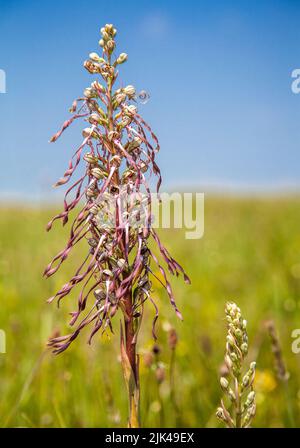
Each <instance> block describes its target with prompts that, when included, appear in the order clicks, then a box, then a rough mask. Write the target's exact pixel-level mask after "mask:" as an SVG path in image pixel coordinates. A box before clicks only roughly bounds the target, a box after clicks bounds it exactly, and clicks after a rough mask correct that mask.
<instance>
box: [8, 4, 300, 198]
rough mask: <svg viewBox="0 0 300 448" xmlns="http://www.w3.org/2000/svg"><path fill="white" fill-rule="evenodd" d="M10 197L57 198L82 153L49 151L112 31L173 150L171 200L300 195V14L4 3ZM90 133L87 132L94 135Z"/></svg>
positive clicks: (70, 140)
mask: <svg viewBox="0 0 300 448" xmlns="http://www.w3.org/2000/svg"><path fill="white" fill-rule="evenodd" d="M0 11H1V15H0V41H1V45H0V68H1V69H4V70H5V71H6V76H7V93H6V94H0V115H1V120H0V123H1V124H0V131H1V132H0V150H1V160H2V167H1V178H0V192H1V194H2V196H3V195H11V194H13V195H15V196H28V197H38V196H42V195H48V194H49V193H50V192H51V185H52V184H53V183H54V181H55V180H56V179H57V178H58V177H60V176H61V174H62V173H63V171H64V169H65V167H66V164H67V162H68V159H69V156H70V154H71V153H72V151H73V150H74V149H75V148H76V145H78V144H79V143H80V141H81V135H80V127H77V126H75V127H74V128H73V129H72V128H71V129H70V130H68V131H67V132H66V133H65V134H64V136H63V138H62V139H60V140H59V141H58V142H57V143H56V144H52V145H50V144H49V143H48V140H49V137H50V136H51V135H52V134H53V133H54V132H56V131H57V130H58V128H59V126H60V124H61V123H62V122H63V121H64V120H65V119H66V117H68V116H69V113H68V108H69V106H70V105H71V103H72V100H73V99H74V98H75V97H77V96H78V95H80V94H81V93H82V91H83V89H84V87H86V86H88V85H89V84H90V82H91V81H92V77H91V76H90V75H89V74H88V73H87V72H86V71H85V70H84V69H83V67H82V62H83V61H84V59H85V58H86V57H87V56H88V54H89V52H91V51H97V50H98V40H99V37H100V36H99V30H100V27H101V26H102V25H103V24H105V23H114V25H115V26H116V27H117V29H118V40H117V43H118V47H117V50H118V51H119V52H122V51H126V52H127V53H128V55H129V59H128V62H127V63H126V64H124V65H123V66H122V69H121V73H120V79H122V83H123V84H126V83H130V84H134V85H135V86H136V88H137V89H138V90H141V89H146V90H147V91H148V92H149V93H150V95H151V99H150V101H149V102H148V103H147V104H146V105H141V106H140V109H139V110H140V112H141V113H142V114H143V115H144V117H145V118H146V119H147V121H148V122H149V123H150V124H151V125H152V127H153V129H154V130H155V131H156V133H157V135H158V137H159V138H160V142H161V147H162V149H161V153H160V155H159V163H160V165H161V169H162V172H163V177H164V185H165V186H166V187H167V188H176V187H181V188H183V187H184V186H186V187H199V188H200V187H202V186H207V185H208V186H217V187H218V188H223V187H224V186H225V187H234V188H235V189H236V190H239V189H241V188H250V189H251V188H262V187H265V188H273V187H277V188H281V187H283V186H285V187H286V186H293V185H299V184H300V182H299V181H300V177H299V167H300V153H299V147H300V146H299V144H300V126H299V116H300V94H299V95H295V94H293V93H292V91H291V82H292V78H291V72H292V70H294V69H295V68H300V52H299V42H300V27H299V22H300V2H299V1H296V0H294V1H292V0H290V1H288V0H281V1H279V0H270V1H268V0H260V1H255V0H252V1H243V0H241V1H230V0H227V1H221V0H219V1H216V2H211V1H209V0H205V1H201V0H200V1H197V2H196V1H192V0H185V1H184V2H180V1H176V2H174V1H156V0H153V1H151V2H149V1H143V0H139V1H133V0H127V1H126V2H125V1H119V0H114V1H112V2H107V1H106V2H104V1H95V0H94V1H92V2H88V1H83V0H72V1H69V0H65V1H63V0H62V1H58V0H52V1H49V0H44V1H43V2H40V1H30V0H27V1H20V0H10V1H7V2H4V1H2V0H0ZM83 126H84V124H83Z"/></svg>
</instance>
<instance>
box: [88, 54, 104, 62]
mask: <svg viewBox="0 0 300 448" xmlns="http://www.w3.org/2000/svg"><path fill="white" fill-rule="evenodd" d="M89 58H90V59H91V60H92V61H93V62H99V63H100V64H103V62H105V59H103V58H101V57H100V56H99V55H98V54H97V53H94V52H93V53H90V54H89Z"/></svg>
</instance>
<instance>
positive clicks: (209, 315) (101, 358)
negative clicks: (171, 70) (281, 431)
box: [0, 195, 300, 427]
mask: <svg viewBox="0 0 300 448" xmlns="http://www.w3.org/2000/svg"><path fill="white" fill-rule="evenodd" d="M205 208H206V209H205V235H204V237H203V238H202V239H200V240H185V239H184V231H182V230H164V231H161V232H160V235H161V237H162V240H163V241H165V243H166V246H167V248H168V249H169V250H170V251H171V252H172V254H174V256H175V258H177V259H178V260H179V262H181V263H182V264H183V265H184V267H185V268H186V270H187V272H188V273H189V274H190V277H191V280H192V285H190V286H188V285H185V284H184V283H183V281H181V279H174V280H173V281H172V285H173V287H174V290H175V292H176V297H177V303H178V306H179V308H180V310H181V311H182V313H183V316H184V322H180V321H179V320H178V319H177V318H176V316H175V313H174V311H173V309H172V307H171V306H170V304H169V302H168V298H167V296H166V294H165V292H164V291H163V290H162V288H160V286H159V283H154V285H153V286H154V289H156V292H155V295H154V297H156V298H157V302H158V303H159V305H160V310H161V312H160V319H159V325H158V334H159V344H160V347H161V354H160V355H159V357H160V361H161V362H162V363H163V367H164V369H165V379H164V381H162V382H161V384H158V382H157V379H156V375H155V372H154V370H153V369H151V368H149V367H147V363H145V360H146V359H147V354H148V353H149V351H151V349H152V346H153V340H152V339H151V325H152V317H153V309H152V307H151V305H150V304H149V305H147V307H146V309H147V310H146V314H145V318H144V322H143V327H142V330H141V339H140V344H139V349H138V351H139V353H140V354H141V366H140V373H141V390H142V424H143V426H169V427H170V426H176V425H178V426H190V427H214V426H220V423H218V421H217V419H216V418H215V410H216V407H217V406H218V405H219V400H220V397H221V395H222V393H221V390H220V386H219V371H220V366H221V365H222V361H223V356H224V349H225V335H226V328H225V327H226V325H225V321H224V305H225V302H226V301H227V300H234V301H236V302H237V303H238V304H239V306H240V307H241V309H242V311H243V314H244V316H245V318H246V319H247V321H248V333H249V340H250V353H249V356H248V359H249V360H255V359H256V360H257V378H256V383H255V388H256V390H257V415H256V418H255V420H254V424H253V426H257V427H282V426H298V427H299V426H300V375H299V368H300V354H299V355H296V354H294V353H292V350H291V344H292V338H291V332H292V330H293V329H295V328H300V253H299V247H300V229H299V222H300V198H297V197H290V198H282V199H275V198H274V199H271V198H269V199H263V198H253V199H245V198H239V199H237V198H215V197H210V196H209V195H207V196H206V203H205ZM52 214H53V210H45V209H44V210H43V209H41V208H38V207H32V208H30V207H27V208H26V207H11V208H9V207H7V206H4V205H3V206H2V208H1V215H0V241H1V243H0V244H1V245H0V250H1V256H0V263H1V265H0V294H1V307H0V328H1V329H3V330H4V331H5V332H6V337H7V353H6V354H0V426H1V427H3V426H14V427H16V426H26V427H57V426H58V427H111V426H116V427H118V426H124V425H125V426H126V423H127V397H126V391H125V385H124V382H123V378H122V373H121V365H120V360H119V357H118V353H119V328H118V327H119V319H118V317H116V318H115V321H114V322H115V324H114V325H115V327H114V330H115V334H114V335H104V336H103V337H102V338H101V337H100V335H99V336H97V337H95V339H94V343H93V345H92V346H88V345H87V343H86V341H87V336H88V334H87V333H83V334H82V336H81V337H80V338H79V339H78V340H77V341H76V342H75V343H74V344H73V345H72V346H71V347H70V349H69V350H68V351H67V352H65V353H63V354H62V355H59V356H56V357H55V356H53V355H52V354H51V353H50V352H49V351H48V350H47V349H46V341H47V338H48V337H49V335H51V333H53V332H54V331H55V330H60V331H61V333H62V334H64V333H66V332H67V331H68V329H67V324H66V322H68V319H69V316H68V313H69V312H70V311H72V310H73V309H74V306H75V305H74V304H75V300H76V297H74V296H70V297H67V298H66V299H65V301H64V302H63V303H62V306H61V309H59V310H58V309H57V307H56V305H55V304H52V305H47V304H46V299H47V298H48V297H49V296H50V295H52V294H53V292H56V290H57V289H58V287H60V286H61V285H62V284H63V283H64V282H65V281H66V280H67V279H68V275H69V274H70V273H71V272H73V270H74V267H75V264H76V259H75V258H71V259H70V260H69V261H68V262H67V263H66V264H65V266H64V268H63V269H61V270H60V271H59V272H58V274H57V275H56V276H54V277H53V278H51V279H49V280H44V279H43V278H42V272H43V269H44V267H45V265H46V264H47V263H48V262H49V261H50V260H51V259H52V257H53V256H54V255H55V254H56V252H58V250H59V249H60V248H61V247H62V245H63V244H64V242H65V240H66V235H67V230H66V229H63V230H62V228H61V226H60V224H57V225H55V226H54V229H53V230H52V231H51V232H50V234H48V233H46V232H45V225H46V223H47V221H48V220H49V218H50V217H51V216H52ZM75 256H76V257H80V253H79V252H76V254H75ZM270 318H271V319H274V321H275V323H276V327H277V332H278V334H279V336H280V340H281V344H282V349H283V356H284V359H285V361H286V364H287V368H288V371H289V372H290V379H289V381H288V382H287V383H282V382H281V381H280V380H278V379H277V377H276V372H275V370H274V363H273V356H272V353H271V350H270V342H269V339H268V336H267V334H266V331H265V329H264V325H263V322H264V321H265V320H266V319H270ZM170 326H173V327H175V328H176V330H177V333H178V337H179V342H178V346H177V350H176V359H175V376H174V385H175V388H174V394H170V382H169V373H170V369H169V368H170V357H171V352H170V349H169V347H168V343H167V331H166V330H167V329H168V328H169V327H170ZM173 395H174V396H173Z"/></svg>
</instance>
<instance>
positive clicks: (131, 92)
mask: <svg viewBox="0 0 300 448" xmlns="http://www.w3.org/2000/svg"><path fill="white" fill-rule="evenodd" d="M124 93H125V94H126V95H127V96H128V98H133V97H134V95H135V88H134V87H133V86H127V87H125V88H124Z"/></svg>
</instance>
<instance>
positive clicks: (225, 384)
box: [220, 376, 229, 390]
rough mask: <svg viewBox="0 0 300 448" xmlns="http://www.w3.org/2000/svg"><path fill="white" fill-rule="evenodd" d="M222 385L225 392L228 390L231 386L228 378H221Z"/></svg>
mask: <svg viewBox="0 0 300 448" xmlns="http://www.w3.org/2000/svg"><path fill="white" fill-rule="evenodd" d="M220 384H221V387H222V389H223V390H226V389H228V386H229V382H228V380H227V379H226V378H224V377H223V376H222V377H221V378H220Z"/></svg>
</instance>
